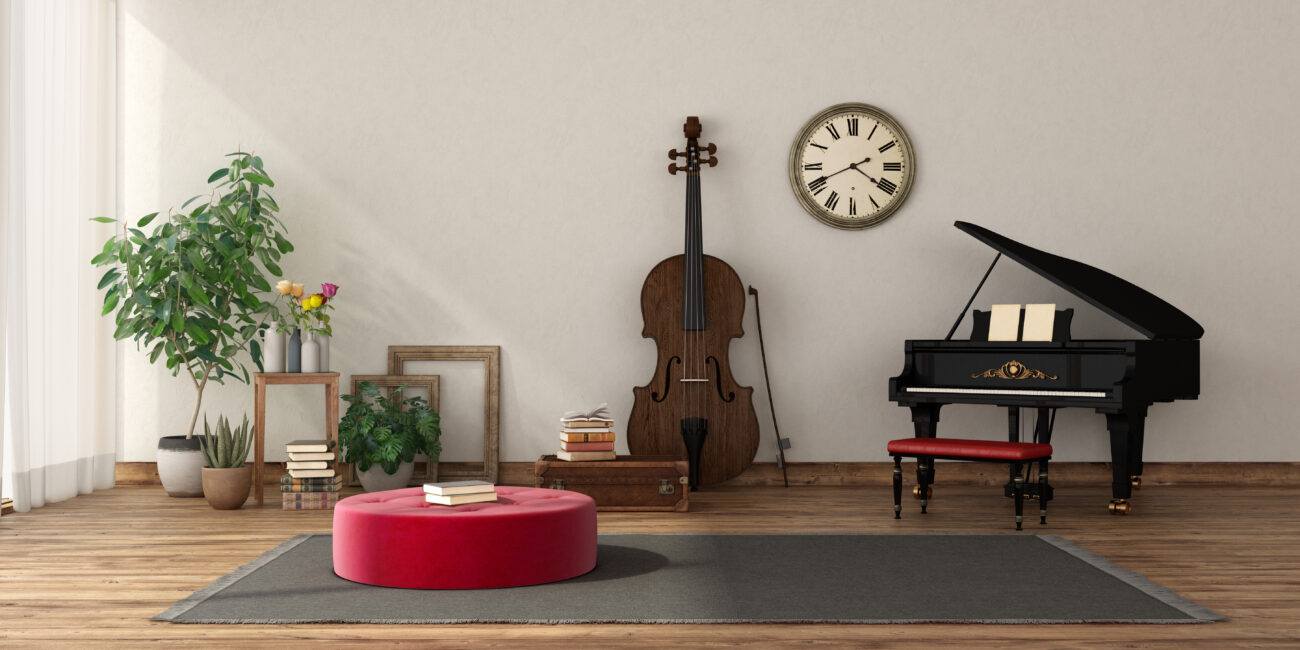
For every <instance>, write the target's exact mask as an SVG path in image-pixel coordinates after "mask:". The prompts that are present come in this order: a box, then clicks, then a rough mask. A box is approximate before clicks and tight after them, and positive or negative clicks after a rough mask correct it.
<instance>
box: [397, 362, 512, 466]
mask: <svg viewBox="0 0 1300 650" xmlns="http://www.w3.org/2000/svg"><path fill="white" fill-rule="evenodd" d="M408 361H481V362H483V370H484V382H483V383H484V387H483V391H484V399H483V403H484V407H483V408H484V413H483V417H484V420H483V463H482V469H480V470H473V469H471V470H452V471H443V470H440V471H439V474H440V476H439V478H440V480H444V481H447V480H455V481H461V480H480V481H488V482H491V483H496V481H497V470H498V461H499V457H500V426H501V423H500V402H501V346H499V345H390V346H388V375H389V376H402V371H403V368H404V366H405V364H406V363H407V362H408ZM469 464H470V465H473V464H474V463H469Z"/></svg>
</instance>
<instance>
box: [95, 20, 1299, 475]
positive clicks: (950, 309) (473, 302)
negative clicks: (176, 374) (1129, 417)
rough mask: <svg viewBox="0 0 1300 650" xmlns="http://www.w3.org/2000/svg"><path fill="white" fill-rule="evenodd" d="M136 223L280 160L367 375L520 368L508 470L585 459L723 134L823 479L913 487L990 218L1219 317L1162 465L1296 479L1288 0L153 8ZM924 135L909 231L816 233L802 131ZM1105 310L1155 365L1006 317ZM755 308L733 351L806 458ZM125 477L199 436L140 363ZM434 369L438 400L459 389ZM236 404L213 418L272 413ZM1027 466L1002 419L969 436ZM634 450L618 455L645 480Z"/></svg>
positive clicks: (1093, 452) (758, 272)
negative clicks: (428, 356) (1236, 465)
mask: <svg viewBox="0 0 1300 650" xmlns="http://www.w3.org/2000/svg"><path fill="white" fill-rule="evenodd" d="M122 8H123V11H122V14H123V15H122V18H121V28H120V29H121V34H120V38H121V41H122V46H121V52H122V54H121V55H122V61H121V78H120V91H121V96H122V107H121V128H122V145H123V147H124V151H123V154H122V188H121V191H122V197H123V198H122V202H123V204H124V209H125V213H126V214H128V215H131V216H138V215H142V214H145V213H147V212H151V211H154V210H157V209H160V208H161V209H164V210H165V209H166V208H167V207H169V206H178V205H179V203H180V202H181V201H184V200H185V199H186V198H188V197H189V196H191V195H193V194H196V193H198V192H200V191H202V190H203V189H204V184H203V181H204V179H205V178H206V177H207V174H208V173H209V172H210V171H212V170H213V169H216V168H217V167H218V166H220V165H222V164H223V158H222V154H225V153H227V152H229V151H234V150H235V149H236V147H243V148H245V149H246V150H247V149H251V150H254V151H256V152H258V153H259V154H260V155H261V156H262V157H263V158H265V159H266V161H267V165H268V167H269V169H270V171H271V173H272V174H273V176H274V178H275V179H276V181H277V184H278V185H277V188H276V189H277V192H276V194H275V196H276V198H277V199H278V200H279V202H280V204H281V205H282V206H283V208H284V212H283V216H284V217H285V218H286V220H287V221H288V223H289V225H290V228H291V238H292V240H293V241H294V243H295V244H296V245H297V247H298V252H297V253H295V254H293V255H292V256H291V257H290V258H289V262H288V263H287V264H286V265H285V268H286V272H287V273H288V274H289V275H291V276H292V277H293V278H296V279H299V280H302V281H307V282H310V283H319V282H321V281H330V282H336V283H338V284H340V285H342V287H343V290H342V293H341V294H340V297H339V303H338V304H339V311H338V312H337V317H336V319H335V326H336V337H335V339H336V340H335V343H334V352H333V355H334V362H333V363H334V365H335V369H338V370H341V371H342V372H343V373H344V374H345V376H346V375H348V374H353V373H381V372H383V371H384V370H385V348H386V346H388V345H390V344H499V345H501V346H502V348H503V359H502V386H501V390H502V401H501V450H502V460H508V461H525V460H533V459H536V457H537V456H538V455H539V454H541V453H544V452H547V451H550V450H552V449H554V447H555V442H554V439H555V433H554V429H555V418H556V417H557V415H558V414H559V413H560V412H562V411H564V410H566V409H571V408H576V407H579V406H583V405H590V404H596V403H599V402H602V401H607V402H609V403H610V405H611V407H612V408H613V412H614V414H615V415H616V416H617V417H618V419H620V420H625V419H626V417H627V415H628V413H629V412H630V410H631V406H632V391H631V389H632V387H633V386H634V385H639V384H643V383H646V382H647V381H648V380H649V378H650V376H651V373H652V366H653V364H654V360H655V348H654V345H653V343H652V342H650V341H649V340H643V339H642V338H641V336H640V332H641V327H642V324H641V315H640V310H639V303H638V296H639V292H640V288H641V283H642V280H643V279H644V277H645V274H646V272H647V271H649V269H650V268H651V267H652V266H653V265H654V264H655V263H657V262H658V261H659V260H660V259H662V258H664V257H667V256H669V255H673V254H676V253H679V252H680V248H681V240H682V218H683V217H682V196H683V192H684V182H683V180H682V177H680V176H678V177H672V176H669V175H668V174H666V173H665V167H666V165H667V163H668V160H667V158H666V156H665V152H666V151H667V150H668V149H669V148H671V147H680V146H681V145H682V137H681V123H682V121H683V119H684V118H685V117H686V116H687V115H698V116H700V119H701V120H702V121H703V124H704V139H705V140H706V141H712V142H715V143H717V144H718V146H719V154H718V156H719V158H720V159H721V164H720V165H719V166H718V167H717V168H716V169H711V170H708V171H706V172H705V179H704V181H703V182H704V237H705V250H706V252H709V253H711V254H713V255H716V256H718V257H721V258H722V259H724V260H726V261H728V262H729V263H730V264H731V265H732V266H733V267H735V269H736V270H737V271H738V272H739V274H740V276H741V278H742V280H743V281H744V282H746V283H747V284H753V285H754V286H756V287H757V288H758V289H759V290H760V292H761V294H762V301H763V310H764V316H765V319H766V322H765V323H764V325H765V330H766V331H765V334H766V336H767V347H768V354H769V364H770V367H771V371H772V373H773V381H774V391H775V393H776V399H777V412H778V414H779V415H780V416H781V418H782V420H781V423H782V425H783V428H782V431H783V433H785V434H786V435H787V436H789V437H791V438H792V439H793V442H794V448H793V449H792V450H791V452H790V454H789V457H790V458H791V459H792V460H796V461H830V460H884V441H885V440H887V439H890V438H893V437H899V436H905V435H910V432H911V426H910V420H909V418H908V413H907V411H906V409H901V408H899V407H897V406H896V405H894V404H892V403H891V402H889V401H887V399H886V384H887V381H888V378H889V377H891V376H893V375H895V374H897V373H898V371H899V370H900V369H901V368H902V359H903V341H904V339H908V338H939V337H942V336H943V335H944V334H945V333H946V331H947V328H948V327H949V325H950V324H951V322H952V319H953V318H954V317H955V316H956V313H957V310H958V309H960V307H961V305H962V304H963V303H964V301H965V299H966V298H967V296H968V295H969V293H970V291H971V290H972V289H973V288H974V285H975V283H976V281H977V280H978V279H979V274H981V273H982V272H983V270H984V268H985V267H986V266H987V264H988V262H989V261H990V260H991V258H992V256H993V253H992V251H991V250H990V249H988V248H987V247H985V246H984V245H983V244H981V243H979V242H978V241H976V240H974V239H972V238H970V237H968V236H966V235H965V234H963V233H961V232H960V231H958V230H956V229H955V228H953V227H952V222H953V221H954V220H957V219H962V220H967V221H973V222H975V223H979V224H981V225H984V226H987V227H990V228H992V229H994V230H997V231H999V232H1002V233H1004V234H1007V235H1009V236H1011V237H1013V238H1016V239H1019V240H1020V241H1023V242H1025V243H1028V244H1030V245H1034V246H1038V247H1041V248H1044V249H1046V250H1049V251H1052V252H1056V253H1059V254H1063V255H1066V256H1069V257H1072V258H1075V259H1078V260H1081V261H1085V262H1088V263H1091V264H1094V265H1096V266H1099V267H1101V268H1103V269H1106V270H1109V271H1111V272H1113V273H1115V274H1117V275H1119V276H1121V277H1124V278H1127V279H1129V280H1131V281H1134V282H1135V283H1137V284H1139V285H1140V286H1142V287H1144V288H1146V289H1148V290H1149V291H1151V292H1153V293H1155V294H1157V295H1159V296H1162V297H1164V298H1165V299H1166V300H1168V301H1170V302H1172V303H1173V304H1174V305H1176V306H1178V307H1179V308H1181V309H1183V310H1184V311H1186V312H1187V313H1188V314H1190V315H1192V316H1193V317H1194V318H1196V319H1197V320H1198V321H1199V322H1200V323H1201V324H1202V325H1204V327H1205V330H1206V335H1205V338H1204V340H1203V342H1202V373H1201V399H1200V400H1199V401H1190V402H1189V401H1184V402H1178V403H1175V404H1173V405H1159V406H1156V407H1154V408H1153V409H1152V412H1151V418H1150V419H1149V423H1148V432H1149V433H1148V436H1147V439H1148V444H1147V449H1148V452H1147V457H1148V459H1149V460H1163V461H1209V460H1240V461H1265V460H1291V461H1294V460H1300V437H1297V436H1295V435H1294V425H1293V423H1294V422H1295V421H1296V420H1297V419H1300V406H1298V404H1300V400H1297V399H1295V394H1296V393H1297V392H1300V377H1297V374H1296V372H1295V371H1296V368H1297V367H1298V366H1300V353H1297V351H1296V349H1297V348H1296V345H1295V341H1296V333H1295V332H1296V330H1295V328H1294V326H1293V325H1292V324H1293V323H1295V322H1296V319H1297V316H1300V309H1297V305H1296V301H1295V298H1294V295H1295V292H1294V287H1295V286H1296V281H1297V273H1296V269H1297V265H1296V263H1295V262H1294V261H1292V254H1293V252H1294V251H1295V247H1296V243H1297V241H1298V240H1300V225H1298V224H1300V221H1297V220H1296V218H1295V217H1296V213H1295V209H1294V207H1293V206H1294V203H1295V201H1296V195H1295V192H1294V189H1293V188H1294V187H1295V185H1296V181H1295V178H1296V175H1297V172H1300V166H1298V165H1297V163H1296V152H1298V151H1300V127H1297V122H1296V118H1295V111H1296V108H1297V106H1298V105H1300V102H1298V100H1300V80H1298V79H1297V76H1296V75H1295V74H1294V64H1295V61H1296V60H1297V56H1298V55H1300V45H1298V43H1300V40H1298V39H1297V31H1298V30H1297V26H1300V5H1296V4H1293V3H1282V2H1254V3H1237V2H1186V1H1180V2H1147V3H1140V4H1138V3H1109V4H1096V3H1088V4H1072V3H1053V4H1044V3H1038V2H997V3H985V2H964V3H956V2H952V3H897V2H822V3H794V2H790V3H759V2H708V3H686V2H617V3H614V2H595V1H591V2H460V3H455V2H453V3H448V2H382V3H381V2H338V1H335V2H316V1H305V0H303V1H292V2H273V3H268V2H253V1H242V0H241V1H225V2H191V3H183V4H182V3H175V2H165V1H145V0H125V1H124V2H123V3H122ZM844 101H861V102H866V103H870V104H875V105H877V106H880V107H882V108H884V109H885V110H887V111H889V112H890V113H892V114H893V115H894V116H895V117H896V118H897V119H898V120H899V121H900V122H901V123H902V124H903V126H904V127H905V128H906V129H907V131H908V132H909V134H910V135H911V137H912V139H913V142H914V145H915V147H916V156H917V164H918V178H917V182H916V186H915V188H914V189H913V192H912V195H911V197H910V198H909V199H908V202H907V204H906V205H905V206H904V207H903V209H902V210H901V211H900V212H898V213H897V214H896V215H895V216H894V217H893V218H891V219H890V220H889V221H888V222H886V223H885V224H884V225H882V226H880V227H877V228H873V229H870V230H867V231H862V232H843V231H838V230H834V229H831V228H829V227H827V226H824V225H822V224H821V223H819V222H817V221H815V220H813V219H812V218H811V217H810V216H808V215H807V214H806V213H804V212H803V210H802V209H801V208H800V207H799V205H798V203H797V202H796V201H795V199H794V197H793V195H792V193H791V191H790V188H789V185H788V182H787V180H786V171H785V165H786V156H787V152H788V149H789V146H790V143H791V140H792V139H793V138H794V136H795V134H796V132H797V131H798V129H799V128H800V127H801V126H802V124H803V123H804V121H805V120H806V119H808V118H809V117H811V116H812V115H813V114H814V113H816V112H818V111H820V110H821V109H823V108H825V107H826V106H829V105H831V104H835V103H839V102H844ZM999 301H1008V302H1040V301H1043V302H1050V301H1055V302H1058V303H1061V304H1062V305H1071V306H1074V307H1075V308H1076V309H1077V310H1078V312H1079V313H1078V314H1077V316H1076V321H1075V323H1076V324H1075V328H1074V332H1075V336H1076V338H1101V337H1107V336H1111V337H1115V336H1118V337H1126V338H1134V337H1138V336H1139V335H1137V334H1136V333H1134V332H1132V331H1130V330H1128V329H1127V328H1125V327H1124V326H1122V325H1119V324H1118V323H1116V322H1115V321H1113V320H1110V319H1109V318H1108V317H1106V316H1104V315H1102V314H1100V313H1099V312H1097V311H1096V310H1094V309H1092V308H1091V307H1088V306H1087V305H1084V304H1082V303H1081V302H1080V301H1078V300H1076V299H1073V298H1071V297H1069V296H1068V295H1066V294H1064V293H1063V292H1061V291H1059V290H1056V289H1055V288H1054V287H1053V286H1052V285H1050V284H1049V283H1048V282H1046V281H1044V280H1041V279H1039V278H1038V277H1037V276H1034V275H1032V274H1031V273H1029V272H1027V271H1024V270H1022V269H1020V268H1018V267H1016V265H1015V264H1014V263H1012V262H1004V263H1003V264H1000V265H999V269H998V270H997V271H995V273H994V275H993V277H992V278H991V279H990V282H989V285H988V286H987V287H986V288H985V292H984V294H982V296H981V298H980V303H982V304H990V303H993V302H999ZM753 318H754V317H753V310H752V302H751V304H750V310H749V311H748V312H747V314H746V320H745V327H746V331H747V334H746V336H745V337H744V338H743V339H740V340H739V341H737V342H736V343H735V344H734V345H733V346H732V350H731V354H732V362H733V368H734V370H735V372H736V375H737V378H738V379H739V380H740V381H741V383H742V384H751V385H754V386H755V388H756V390H755V398H756V403H755V407H756V408H757V409H758V413H759V414H760V420H761V421H762V422H763V425H764V426H763V432H762V439H761V445H760V452H759V460H762V461H770V460H772V458H773V456H774V454H775V448H774V445H773V442H772V434H771V430H770V422H769V418H768V417H767V406H766V402H765V401H764V400H765V399H766V397H765V396H766V392H765V391H764V390H763V388H762V371H761V367H760V365H759V358H758V341H757V336H756V328H755V323H754V319H753ZM123 365H124V368H123V369H122V371H121V372H122V378H123V382H124V390H123V393H124V394H123V400H124V404H123V405H122V407H123V409H124V416H123V417H124V426H125V429H126V443H127V444H126V445H125V449H124V451H123V453H122V457H123V459H124V460H150V459H152V458H153V448H154V445H155V439H156V438H157V436H158V435H160V434H163V433H174V432H177V431H178V430H180V429H182V428H183V427H184V425H185V424H186V423H187V422H188V417H189V412H190V408H191V405H192V401H191V400H192V389H191V388H190V386H189V385H188V382H186V381H184V380H183V379H182V380H178V379H173V378H171V377H170V376H169V375H167V374H166V373H165V372H164V371H163V370H161V369H160V368H157V367H151V366H149V365H147V363H146V360H145V359H144V358H143V355H142V354H139V353H136V352H134V350H132V351H131V352H130V353H129V354H127V355H126V359H125V360H124V364H123ZM428 369H430V370H433V368H432V367H428ZM436 370H437V371H439V372H441V373H442V374H443V403H444V412H445V413H444V418H445V429H446V437H447V449H448V451H447V453H446V454H445V455H444V458H445V459H447V460H470V459H474V458H476V456H475V450H476V449H477V445H478V444H479V440H478V439H476V437H477V436H478V435H479V434H478V429H477V428H478V427H480V426H481V420H480V418H479V413H480V412H481V411H479V410H478V409H480V408H481V397H480V396H479V391H480V390H481V388H480V384H479V383H477V382H481V373H478V374H476V373H475V372H471V371H469V370H467V369H460V370H456V369H453V368H452V367H446V366H444V367H439V368H437V369H436ZM281 390H282V392H279V393H277V394H276V395H275V398H274V400H273V403H272V414H271V423H270V429H271V439H270V445H269V448H270V449H271V450H272V454H271V457H272V458H275V457H278V455H277V454H275V453H274V450H275V448H276V447H277V446H278V444H279V443H281V442H283V441H285V440H288V439H292V438H294V437H301V436H304V435H314V434H315V433H317V432H318V431H319V428H320V427H321V425H322V422H323V416H322V415H321V414H320V413H319V411H320V410H321V409H320V407H319V400H320V398H319V396H318V392H317V391H318V390H319V389H305V388H304V389H281ZM251 402H252V390H251V389H250V388H247V387H245V386H243V385H239V384H235V385H231V386H227V387H218V388H217V389H215V390H210V394H209V395H208V396H207V398H206V402H205V404H206V405H207V406H208V407H209V408H208V411H209V412H210V413H216V412H218V411H220V412H225V413H229V414H236V415H237V414H238V413H239V412H241V411H249V412H251V410H252V404H251ZM940 427H941V428H940V430H941V432H943V433H945V434H950V435H959V436H967V437H974V436H987V437H994V438H998V437H1001V436H1003V435H1005V434H1004V428H1005V418H1004V414H1003V413H1002V412H1001V411H999V410H997V409H991V408H987V407H973V406H957V407H948V408H946V409H945V410H944V414H943V421H942V423H941V425H940ZM1057 431H1058V434H1057V438H1056V442H1057V447H1058V454H1057V455H1058V457H1059V458H1061V459H1063V460H1102V459H1107V458H1109V453H1108V451H1107V450H1108V447H1107V443H1106V436H1105V434H1104V431H1105V429H1104V420H1103V418H1101V417H1100V416H1098V415H1096V414H1093V413H1091V412H1078V411H1072V412H1069V413H1066V412H1064V411H1063V412H1062V414H1061V416H1060V418H1059V419H1058V423H1057ZM623 446H624V445H623V444H620V448H622V447H623Z"/></svg>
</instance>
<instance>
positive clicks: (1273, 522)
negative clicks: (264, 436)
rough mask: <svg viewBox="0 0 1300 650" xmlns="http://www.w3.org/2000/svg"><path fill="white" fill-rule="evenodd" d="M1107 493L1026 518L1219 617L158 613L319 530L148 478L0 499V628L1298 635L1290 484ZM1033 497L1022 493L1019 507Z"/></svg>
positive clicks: (825, 523)
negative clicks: (641, 619)
mask: <svg viewBox="0 0 1300 650" xmlns="http://www.w3.org/2000/svg"><path fill="white" fill-rule="evenodd" d="M941 478H942V477H941ZM909 489H910V488H909ZM997 494H998V491H997V490H996V488H987V487H976V486H950V487H945V486H944V485H943V484H942V483H940V485H939V486H937V487H936V494H935V499H936V500H935V501H934V502H933V505H932V507H931V513H930V514H928V515H925V516H922V515H920V514H919V513H918V512H917V509H916V504H915V503H914V502H912V501H911V499H910V498H908V499H906V500H905V503H904V506H905V509H904V513H903V519H902V520H899V521H895V520H893V519H892V518H891V516H892V508H891V497H890V491H889V489H888V488H854V487H801V488H789V489H785V488H776V487H722V488H714V489H709V490H706V491H702V492H697V493H695V494H693V495H692V497H691V511H690V512H686V513H621V512H620V513H615V512H608V513H604V512H603V513H600V530H601V531H602V532H641V533H667V532H714V533H768V532H772V533H782V532H806V531H819V532H822V531H843V532H869V533H899V532H930V531H944V532H978V533H999V534H1015V532H1014V530H1013V529H1012V524H1011V517H1010V510H1011V506H1010V504H1009V503H1008V502H1007V501H1006V500H1003V499H1001V498H1000V497H998V496H997ZM1108 496H1109V491H1108V490H1107V489H1105V488H1101V487H1089V486H1079V487H1071V488H1069V489H1058V492H1057V497H1058V498H1057V500H1055V501H1053V502H1052V506H1051V513H1050V515H1049V518H1048V525H1047V526H1042V527H1040V526H1038V525H1037V523H1030V524H1026V528H1027V529H1028V531H1029V532H1043V533H1052V534H1057V535H1061V536H1063V537H1065V538H1066V539H1069V540H1072V541H1074V542H1076V543H1079V544H1081V545H1083V546H1084V547H1086V548H1088V549H1089V550H1092V551H1094V552H1096V553H1099V554H1101V555H1103V556H1105V557H1107V558H1110V559H1111V560H1112V561H1114V562H1116V563H1118V564H1119V565H1121V566H1123V567H1125V568H1129V569H1133V570H1135V571H1138V572H1139V573H1141V574H1143V575H1145V576H1146V577H1148V578H1149V579H1151V580H1153V581H1155V582H1157V583H1160V584H1162V585H1165V586H1167V587H1170V588H1172V589H1174V590H1175V591H1177V592H1178V593H1179V594H1180V595H1182V596H1183V597H1184V598H1187V599H1189V600H1192V601H1194V602H1197V603H1200V604H1202V605H1206V606H1208V607H1210V608H1212V609H1214V610H1215V611H1217V612H1219V613H1221V614H1224V615H1226V616H1228V617H1229V618H1230V619H1231V620H1229V621H1227V622H1224V623H1210V624H1201V625H1114V624H1110V625H1036V626H1030V625H1023V626H1015V625H643V626H638V625H558V626H544V625H541V626H528V625H450V626H436V625H428V626H422V625H283V626H281V625H275V626H269V625H179V624H171V623H158V622H153V621H150V620H149V617H151V616H153V615H155V614H157V613H159V612H161V611H163V610H164V609H166V608H167V607H169V606H170V605H171V604H172V603H173V602H174V601H176V600H179V599H181V598H184V597H185V596H188V595H189V594H190V593H191V592H192V591H194V590H196V589H199V588H201V587H203V586H206V585H207V584H208V583H210V582H211V581H213V580H214V579H216V578H217V577H219V576H221V575H224V574H226V573H228V572H230V571H231V570H233V569H235V568H236V567H238V566H239V565H241V564H244V563H246V562H248V561H250V560H252V559H253V558H256V557H257V556H258V555H260V554H261V553H262V552H264V551H266V550H268V549H270V548H272V547H274V546H275V545H277V544H279V543H280V542H282V541H284V540H285V539H287V538H289V537H291V536H293V535H296V534H299V533H309V532H329V530H330V522H331V519H330V516H331V513H330V512H328V511H318V512H311V511H302V512H285V511H282V510H280V509H279V503H278V498H274V495H272V497H273V498H271V499H268V501H267V504H266V505H265V506H263V507H261V508H258V507H245V508H244V509H242V510H236V511H216V510H212V509H211V508H209V507H208V506H207V504H206V502H205V501H203V500H202V499H173V498H169V497H167V496H166V495H165V494H164V493H163V492H162V490H161V489H160V488H158V487H155V486H140V487H119V488H115V489H112V490H104V491H101V492H96V493H94V494H89V495H85V496H81V497H77V498H75V499H72V500H69V501H65V502H62V503H57V504H53V505H50V506H47V507H45V508H41V509H39V510H35V511H32V512H30V513H21V514H16V515H12V516H5V517H0V558H2V559H0V621H3V624H2V625H0V646H5V647H10V646H29V645H51V646H54V645H58V646H73V645H75V646H79V647H105V646H124V647H128V646H129V647H138V646H142V645H147V644H164V645H179V644H181V643H184V644H185V645H187V646H225V647H229V646H232V645H244V646H252V647H263V646H271V645H275V646H281V645H285V644H295V645H297V644H302V645H313V646H319V645H320V644H321V643H322V642H328V643H329V645H331V646H334V645H341V646H347V645H355V644H362V643H365V642H367V641H381V642H384V643H387V644H394V645H398V644H401V645H411V646H420V647H429V646H434V645H438V646H453V647H463V646H471V645H472V646H474V647H541V648H559V647H564V648H571V647H577V646H600V647H618V646H637V645H641V646H652V647H666V646H681V647H712V646H737V645H748V644H754V645H762V646H786V645H803V646H825V647H859V648H862V647H891V648H898V647H943V646H959V647H972V646H1009V645H1014V644H1024V643H1026V642H1028V643H1029V644H1031V645H1035V646H1047V647H1083V646H1095V645H1124V646H1144V647H1167V648H1174V647H1177V648H1186V647H1207V648H1221V647H1233V646H1250V647H1297V646H1300V602H1298V600H1297V596H1298V595H1300V541H1298V540H1300V503H1298V502H1297V500H1296V499H1295V498H1294V496H1295V491H1294V489H1290V488H1268V487H1249V488H1232V487H1170V486H1160V487H1150V486H1148V487H1147V488H1146V489H1143V490H1142V491H1140V492H1139V493H1138V494H1137V496H1136V499H1135V514H1134V515H1133V516H1129V517H1114V516H1111V515H1109V514H1107V513H1106V512H1105V505H1106V502H1107V500H1108ZM1034 509H1035V508H1034V504H1032V503H1031V504H1027V508H1026V510H1027V511H1033V510H1034ZM1027 519H1029V518H1028V517H1027ZM755 570H758V571H761V570H762V567H755ZM1026 578H1027V579H1028V578H1029V577H1028V576H1026ZM1027 605H1028V604H1026V606H1027ZM1008 608H1009V609H1010V610H1012V611H1014V610H1015V609H1016V608H1017V605H1016V604H1013V603H1009V604H1008Z"/></svg>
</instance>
